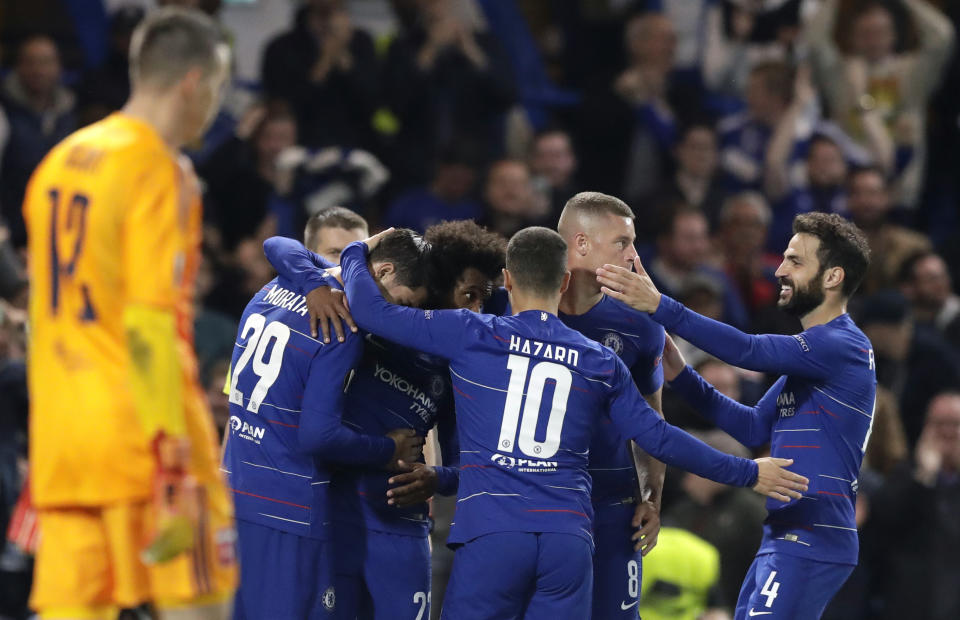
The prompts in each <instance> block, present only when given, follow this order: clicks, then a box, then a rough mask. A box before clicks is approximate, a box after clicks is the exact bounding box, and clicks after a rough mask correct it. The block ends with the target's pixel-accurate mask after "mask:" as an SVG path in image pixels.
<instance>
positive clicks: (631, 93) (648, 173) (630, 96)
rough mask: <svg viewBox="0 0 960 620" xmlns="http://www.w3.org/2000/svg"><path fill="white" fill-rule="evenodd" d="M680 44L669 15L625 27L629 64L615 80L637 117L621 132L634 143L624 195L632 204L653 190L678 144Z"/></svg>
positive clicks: (629, 152) (636, 20) (646, 18)
mask: <svg viewBox="0 0 960 620" xmlns="http://www.w3.org/2000/svg"><path fill="white" fill-rule="evenodd" d="M676 43H677V40H676V33H675V32H674V30H673V24H672V23H671V22H670V19H669V18H668V17H666V16H665V15H661V14H657V13H648V14H644V15H640V16H638V17H635V18H633V19H631V20H630V21H629V22H627V26H626V48H627V57H628V63H629V65H628V67H627V69H626V70H625V71H624V72H623V73H621V74H620V76H619V77H617V79H616V80H615V81H614V83H613V90H614V92H615V93H616V94H617V95H618V96H619V97H620V98H621V100H622V101H623V102H624V103H625V104H626V105H628V106H629V107H630V108H631V111H632V115H633V123H631V124H628V125H627V126H625V127H621V129H620V131H621V132H624V131H625V132H626V135H625V137H626V139H628V140H629V141H630V143H629V147H628V149H627V153H626V155H627V157H626V162H627V167H626V170H625V171H624V173H625V175H624V183H623V190H622V195H623V196H624V199H625V200H626V201H627V202H628V203H630V204H633V203H636V202H637V200H639V199H640V198H642V197H643V196H645V195H647V194H649V193H650V192H652V191H653V190H654V188H655V187H656V184H657V182H658V181H659V179H660V178H661V177H662V176H663V173H664V169H665V167H666V163H667V160H668V155H669V153H670V150H671V149H672V148H673V144H674V141H675V139H676V135H675V134H676V120H675V114H674V110H673V109H672V107H671V104H670V101H669V98H668V94H669V93H668V89H669V86H670V72H671V71H672V69H673V59H674V51H675V50H676Z"/></svg>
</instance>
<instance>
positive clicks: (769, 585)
mask: <svg viewBox="0 0 960 620" xmlns="http://www.w3.org/2000/svg"><path fill="white" fill-rule="evenodd" d="M776 577H777V571H775V570H774V571H770V576H769V577H767V582H766V583H765V584H763V588H762V589H761V590H760V596H765V597H767V602H766V603H765V604H764V607H773V601H774V599H776V598H777V592H779V591H780V583H779V582H777V581H774V579H776Z"/></svg>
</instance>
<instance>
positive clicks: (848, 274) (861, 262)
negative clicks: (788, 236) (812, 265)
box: [793, 212, 870, 297]
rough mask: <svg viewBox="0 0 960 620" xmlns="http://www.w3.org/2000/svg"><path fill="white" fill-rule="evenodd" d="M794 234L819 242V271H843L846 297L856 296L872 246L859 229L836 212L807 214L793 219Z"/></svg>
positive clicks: (868, 261)
mask: <svg viewBox="0 0 960 620" xmlns="http://www.w3.org/2000/svg"><path fill="white" fill-rule="evenodd" d="M793 232H794V234H799V233H805V234H808V235H813V236H814V237H816V238H817V239H819V240H820V248H819V249H818V250H817V260H819V261H820V272H821V273H823V272H824V271H825V270H827V269H829V268H831V267H840V268H842V269H843V274H844V277H843V289H842V292H843V296H844V297H850V296H851V295H853V293H854V291H856V290H857V287H858V286H860V282H861V281H863V276H864V275H866V273H867V267H868V266H869V265H870V245H869V244H868V243H867V238H866V237H864V235H863V232H862V231H861V230H860V229H859V228H857V226H856V225H855V224H854V223H853V222H850V221H848V220H845V219H843V218H842V217H840V216H839V215H837V214H836V213H829V214H828V213H817V212H814V213H804V214H802V215H798V216H797V217H796V218H794V220H793Z"/></svg>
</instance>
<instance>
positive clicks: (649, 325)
mask: <svg viewBox="0 0 960 620" xmlns="http://www.w3.org/2000/svg"><path fill="white" fill-rule="evenodd" d="M559 317H560V320H561V321H563V322H564V324H565V325H567V327H570V328H572V329H574V330H576V331H578V332H580V333H581V334H583V335H584V336H586V337H587V338H590V339H591V340H594V341H596V342H599V343H600V344H602V345H604V346H605V347H607V348H609V349H610V350H611V351H613V352H614V353H616V354H617V355H618V356H619V357H620V359H621V360H623V362H624V364H626V366H627V368H629V369H630V372H631V375H632V376H633V380H634V383H635V384H636V386H637V388H638V389H639V390H640V393H641V394H645V395H647V394H653V393H655V392H656V391H657V390H659V389H660V387H661V386H662V385H663V367H662V366H661V364H660V361H661V357H662V354H663V342H664V331H663V327H661V326H660V325H659V324H658V323H656V322H655V321H654V320H653V319H651V318H650V315H649V314H647V313H646V312H637V311H636V310H634V309H633V308H630V307H629V306H627V305H625V304H623V303H621V302H619V301H617V300H615V299H613V298H611V297H606V296H604V297H603V298H602V299H601V300H600V301H599V302H598V303H597V304H596V305H595V306H593V307H592V308H590V310H588V311H587V312H585V313H583V314H579V315H572V314H564V313H563V312H561V313H560V314H559ZM596 424H597V426H596V428H595V429H594V435H593V443H592V444H591V445H590V466H589V468H588V471H589V472H590V476H591V477H592V478H593V503H594V510H595V511H596V515H597V516H596V519H597V521H598V522H602V521H603V515H602V513H603V511H604V508H605V507H608V506H619V505H622V504H623V503H632V502H633V501H634V495H635V493H636V489H637V474H636V470H635V468H634V465H633V457H632V455H631V454H630V447H629V445H628V443H627V440H626V439H624V438H623V437H622V436H621V435H620V434H618V433H617V432H616V430H615V429H614V428H613V425H612V424H611V423H610V420H609V419H606V418H597V421H596ZM618 514H619V513H618Z"/></svg>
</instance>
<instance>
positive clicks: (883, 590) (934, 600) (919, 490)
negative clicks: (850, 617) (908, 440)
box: [873, 392, 960, 620]
mask: <svg viewBox="0 0 960 620" xmlns="http://www.w3.org/2000/svg"><path fill="white" fill-rule="evenodd" d="M875 504H876V505H875V507H874V510H873V519H874V520H875V522H876V527H877V530H878V532H881V533H882V535H883V536H884V539H885V541H884V542H885V543H886V544H884V545H883V553H882V554H879V557H878V558H877V560H878V562H880V566H878V567H877V571H876V577H877V578H878V580H879V582H880V583H879V585H878V593H879V595H880V597H881V599H882V600H883V606H882V611H881V613H880V614H879V615H878V616H876V617H879V618H883V619H885V620H886V619H890V620H893V619H897V620H901V619H903V618H923V619H924V620H955V619H956V618H960V588H958V587H957V584H960V520H958V519H957V515H958V514H960V393H957V392H946V393H941V394H939V395H937V396H936V397H935V398H933V399H932V400H931V401H930V406H929V408H928V409H927V412H926V421H925V423H924V426H923V433H922V435H921V436H920V439H919V441H918V442H917V444H916V449H915V450H914V458H913V462H911V463H907V464H905V465H904V466H902V467H900V468H898V469H897V470H896V471H895V472H894V473H893V474H892V475H891V477H890V479H889V480H888V482H887V484H886V486H885V487H884V488H883V489H881V491H880V493H879V496H878V497H877V499H876V502H875ZM891 534H894V535H895V537H896V543H895V544H890V535H891Z"/></svg>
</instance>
